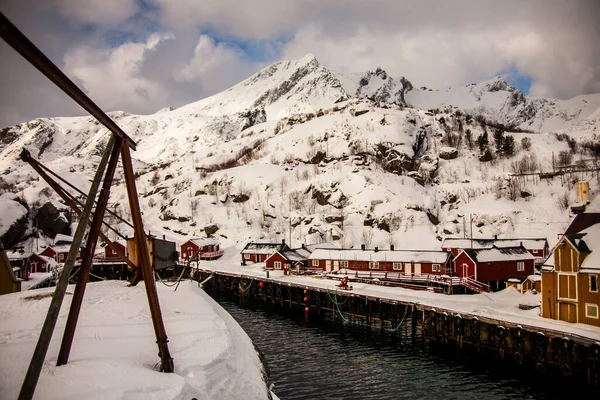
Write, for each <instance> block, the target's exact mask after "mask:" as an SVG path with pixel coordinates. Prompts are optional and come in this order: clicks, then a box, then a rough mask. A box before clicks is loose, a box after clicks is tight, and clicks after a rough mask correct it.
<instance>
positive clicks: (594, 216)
mask: <svg viewBox="0 0 600 400" xmlns="http://www.w3.org/2000/svg"><path fill="white" fill-rule="evenodd" d="M598 223H600V212H584V213H581V214H577V215H576V216H575V218H574V219H573V221H571V224H570V225H569V227H568V228H567V230H566V231H565V235H572V234H575V233H579V232H581V231H583V230H585V229H587V228H589V227H590V226H592V225H596V224H598Z"/></svg>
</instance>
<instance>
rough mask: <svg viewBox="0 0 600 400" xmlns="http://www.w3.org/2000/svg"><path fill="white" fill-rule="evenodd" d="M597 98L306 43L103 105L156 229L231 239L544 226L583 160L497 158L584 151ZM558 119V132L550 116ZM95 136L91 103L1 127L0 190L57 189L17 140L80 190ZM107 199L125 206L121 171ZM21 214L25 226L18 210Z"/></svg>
mask: <svg viewBox="0 0 600 400" xmlns="http://www.w3.org/2000/svg"><path fill="white" fill-rule="evenodd" d="M599 106H600V94H599V95H587V96H578V97H576V98H574V99H571V100H564V101H563V100H547V99H532V98H529V97H527V96H523V94H522V93H521V92H520V91H518V90H517V89H515V88H512V87H510V86H509V85H507V84H506V83H505V82H504V81H502V80H501V79H498V78H495V79H492V80H490V81H487V82H482V83H479V84H471V85H467V86H465V87H459V88H453V89H448V90H444V91H434V90H429V89H426V88H421V89H416V88H413V87H412V85H411V83H410V82H409V81H408V80H407V79H405V78H400V79H397V80H396V79H393V78H392V77H390V76H389V75H387V73H385V71H383V70H382V69H378V70H376V71H375V72H370V73H366V74H356V75H347V74H346V75H345V74H337V73H336V74H332V73H331V72H329V71H328V70H327V69H326V68H325V67H324V66H322V65H320V64H319V63H318V61H317V60H316V59H315V58H314V56H312V55H309V56H306V57H304V58H302V59H301V60H297V61H284V62H279V63H276V64H273V65H271V66H269V67H267V68H265V69H264V70H262V71H260V72H258V73H257V74H255V75H253V76H252V77H250V78H248V79H247V80H245V81H243V82H241V83H239V84H237V85H235V86H233V87H232V88H230V89H228V90H226V91H224V92H222V93H219V94H216V95H214V96H212V97H209V98H206V99H203V100H200V101H198V102H195V103H192V104H189V105H186V106H183V107H180V108H177V109H175V110H170V109H164V110H161V112H159V113H155V114H152V115H145V116H139V115H131V114H127V113H125V112H113V113H111V116H112V117H113V118H114V119H115V120H116V121H117V123H118V124H119V125H120V126H121V127H122V128H123V129H124V130H125V131H126V132H127V133H128V134H130V135H131V136H132V137H133V138H134V140H136V141H137V142H138V150H137V151H136V152H134V154H133V157H134V158H135V160H136V164H135V168H136V172H137V173H138V174H139V175H140V177H139V178H138V191H139V193H140V202H141V204H142V208H143V212H144V219H145V223H146V225H147V227H148V229H149V230H151V231H152V232H154V233H156V232H160V233H161V234H165V235H166V236H167V237H169V238H171V239H172V240H175V241H177V242H182V241H185V240H187V238H189V237H191V236H198V235H203V234H205V233H206V232H211V233H213V234H214V235H215V236H216V237H217V238H219V239H220V240H222V241H224V242H225V243H224V244H225V245H229V246H243V243H244V242H245V241H247V240H255V239H259V238H267V239H278V240H280V239H281V238H283V237H285V238H288V239H289V238H290V237H291V240H292V244H293V245H299V244H300V243H307V244H311V243H315V242H319V241H323V240H330V241H337V242H338V244H340V245H343V246H346V247H349V246H358V245H360V244H362V243H365V244H367V245H368V246H380V247H387V246H389V245H391V244H395V245H396V247H397V248H439V244H440V240H441V239H442V238H443V237H444V236H452V235H458V236H465V235H470V234H471V233H472V234H473V235H475V236H482V235H483V236H491V235H494V234H498V235H506V236H540V235H541V236H545V237H548V238H549V240H550V241H551V242H552V241H553V240H555V238H556V234H557V233H559V232H560V231H561V230H562V229H563V228H564V227H565V226H566V224H567V223H568V221H569V212H568V205H569V203H573V201H574V200H575V199H574V190H573V189H572V185H573V180H574V179H585V180H587V179H589V176H586V175H585V174H584V175H580V176H569V177H563V178H561V177H555V178H554V179H553V180H550V181H547V182H546V181H544V182H540V180H539V179H533V178H529V179H527V178H521V179H510V174H511V173H514V172H552V171H553V168H555V167H556V165H558V164H559V161H560V163H563V164H564V163H578V162H579V163H580V164H581V163H585V162H586V161H578V160H579V159H580V158H581V159H584V160H585V159H589V158H591V156H592V155H591V154H590V153H589V151H588V150H586V148H584V147H583V146H574V145H573V143H574V142H579V144H584V142H586V141H587V142H586V143H587V144H588V145H589V144H590V143H593V142H590V141H593V140H597V139H596V137H595V136H594V135H595V129H596V127H597V121H598V118H599V115H600V111H598V107H599ZM480 117H481V118H480ZM498 122H500V123H503V124H505V125H514V126H520V127H521V129H520V130H522V129H523V128H526V129H529V130H531V131H532V132H530V133H525V132H512V133H511V132H507V133H506V134H504V135H505V136H511V137H512V139H514V141H513V143H515V145H514V150H513V153H514V154H512V155H510V154H503V153H502V148H501V146H499V145H496V144H494V133H495V132H496V131H497V128H498V126H499V125H498V124H497V123H498ZM559 128H560V129H563V130H562V131H561V132H563V133H566V135H567V136H564V135H563V136H557V135H555V134H554V133H552V132H550V131H551V130H554V129H559ZM540 130H541V132H540ZM484 132H486V133H487V134H488V138H489V142H490V144H489V145H488V146H486V147H487V148H488V149H489V155H490V156H491V157H492V160H487V161H480V156H481V153H482V152H481V151H480V149H479V148H478V145H477V144H476V143H475V141H476V139H477V138H478V137H479V136H480V135H482V134H483V133H484ZM107 138H108V135H107V132H106V129H105V128H104V127H102V126H101V125H100V124H98V123H97V122H94V121H93V120H92V119H91V118H89V117H79V118H50V119H36V120H34V121H30V122H27V123H23V124H19V125H17V126H14V127H9V128H5V129H3V130H1V131H0V171H2V172H3V175H2V180H1V181H0V190H2V191H4V192H12V193H14V194H13V195H11V196H3V197H2V198H1V200H2V204H5V205H6V207H12V209H19V210H21V209H23V210H25V208H24V206H22V205H18V204H13V203H14V202H16V200H17V198H19V199H21V201H22V203H26V204H28V205H29V206H30V208H33V211H32V210H25V211H23V212H25V217H27V216H29V217H31V216H32V215H33V214H34V213H35V209H37V208H38V207H39V206H41V205H43V204H44V203H45V202H46V201H48V200H53V201H55V203H56V197H55V195H53V194H52V193H51V191H49V190H47V188H46V185H45V184H44V183H43V182H41V181H39V178H38V177H37V175H36V174H35V173H34V172H33V171H32V170H31V168H29V167H28V166H27V165H24V164H23V163H21V162H20V161H17V157H18V154H19V153H20V151H21V149H22V148H24V147H25V148H27V149H29V150H30V151H31V152H32V155H33V156H34V157H36V158H39V159H41V160H42V162H44V163H46V164H47V165H48V166H49V167H50V168H52V169H54V170H56V171H57V172H60V173H61V175H63V176H64V177H66V178H67V179H68V180H69V181H70V182H72V183H73V184H75V185H76V186H78V187H80V188H81V189H82V190H87V187H88V185H89V179H90V178H91V176H92V175H93V173H94V168H95V165H96V164H97V162H98V158H99V156H100V154H101V152H102V149H103V147H104V144H105V143H106V140H107ZM521 143H523V145H521ZM576 148H577V149H576ZM588 148H593V146H592V147H590V146H588ZM599 148H600V147H599ZM575 150H577V151H579V153H577V154H572V153H574V152H575ZM569 154H570V155H569ZM559 156H560V157H559ZM553 157H554V158H555V159H554V161H553ZM590 184H591V189H592V194H595V193H596V191H597V187H596V182H595V181H594V180H592V181H591V182H590ZM0 194H1V193H0ZM111 203H112V205H111V207H114V208H115V209H116V210H119V211H120V212H121V213H122V215H127V211H126V207H125V206H126V204H127V201H126V193H125V190H124V188H123V186H122V184H121V181H120V175H119V176H117V180H116V182H115V185H114V186H113V189H112V196H111ZM21 211H22V210H21ZM23 212H20V213H19V216H20V218H21V219H23V218H24V216H23V215H21V214H23ZM16 217H17V215H16V214H15V218H14V219H12V221H16ZM25 219H26V218H25ZM471 219H472V220H473V224H472V225H471V223H470V222H471ZM10 222H11V218H8V219H6V218H4V219H3V227H5V228H6V226H10ZM113 224H115V226H117V227H118V228H119V229H120V230H121V231H122V232H123V233H128V231H127V229H126V227H125V226H123V225H119V224H118V223H117V222H116V221H113ZM471 226H472V227H473V228H472V232H471ZM21 228H24V229H29V230H28V232H29V233H31V222H30V223H29V225H27V224H25V225H24V226H23V227H21ZM21 230H23V229H21ZM13 231H14V230H13ZM214 232H216V233H214ZM31 243H32V242H31V240H30V241H29V242H26V243H25V244H26V246H28V245H30V244H31Z"/></svg>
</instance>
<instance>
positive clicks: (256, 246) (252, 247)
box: [241, 242, 285, 254]
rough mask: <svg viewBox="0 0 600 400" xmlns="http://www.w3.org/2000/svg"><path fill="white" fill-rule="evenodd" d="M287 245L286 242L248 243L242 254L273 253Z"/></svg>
mask: <svg viewBox="0 0 600 400" xmlns="http://www.w3.org/2000/svg"><path fill="white" fill-rule="evenodd" d="M284 247H285V243H253V242H251V243H248V244H246V247H244V249H243V250H242V251H241V254H273V253H275V252H276V251H280V250H282V249H283V248H284Z"/></svg>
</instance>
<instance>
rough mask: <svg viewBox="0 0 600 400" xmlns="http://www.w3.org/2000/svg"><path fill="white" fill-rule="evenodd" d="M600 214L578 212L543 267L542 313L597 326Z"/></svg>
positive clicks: (599, 305) (598, 317) (598, 321)
mask: <svg viewBox="0 0 600 400" xmlns="http://www.w3.org/2000/svg"><path fill="white" fill-rule="evenodd" d="M599 277H600V213H583V214H579V215H577V217H576V218H575V219H574V220H573V222H572V223H571V225H570V226H569V228H567V230H566V232H565V234H564V235H563V236H562V238H561V239H560V240H559V242H558V243H557V245H556V246H555V247H554V249H553V254H552V255H551V256H550V258H549V259H548V261H547V262H546V263H545V264H544V266H543V267H542V316H544V317H546V318H552V319H558V320H562V321H567V322H580V323H584V324H589V325H595V326H600V312H599V308H600V292H599V290H598V286H599V285H598V284H599V282H598V278H599Z"/></svg>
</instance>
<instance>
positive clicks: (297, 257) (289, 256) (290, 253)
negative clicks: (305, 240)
mask: <svg viewBox="0 0 600 400" xmlns="http://www.w3.org/2000/svg"><path fill="white" fill-rule="evenodd" d="M278 253H279V254H281V255H282V256H283V257H284V258H285V259H286V260H288V261H306V260H307V259H308V256H307V255H303V254H301V253H300V252H299V251H297V250H282V251H279V252H278ZM309 255H310V254H309Z"/></svg>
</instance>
